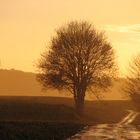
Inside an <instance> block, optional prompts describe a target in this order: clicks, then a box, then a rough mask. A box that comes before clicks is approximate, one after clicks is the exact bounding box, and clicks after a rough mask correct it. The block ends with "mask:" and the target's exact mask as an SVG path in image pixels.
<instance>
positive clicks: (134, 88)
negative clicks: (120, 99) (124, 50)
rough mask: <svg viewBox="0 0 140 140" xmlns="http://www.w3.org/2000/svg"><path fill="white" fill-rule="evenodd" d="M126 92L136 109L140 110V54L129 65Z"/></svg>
mask: <svg viewBox="0 0 140 140" xmlns="http://www.w3.org/2000/svg"><path fill="white" fill-rule="evenodd" d="M129 66H130V67H129V76H127V81H126V86H125V88H124V91H125V92H126V93H127V95H129V97H130V98H131V99H132V101H133V102H134V103H135V105H136V107H137V108H138V109H140V54H138V55H137V56H135V57H134V58H133V59H132V61H131V63H130V65H129Z"/></svg>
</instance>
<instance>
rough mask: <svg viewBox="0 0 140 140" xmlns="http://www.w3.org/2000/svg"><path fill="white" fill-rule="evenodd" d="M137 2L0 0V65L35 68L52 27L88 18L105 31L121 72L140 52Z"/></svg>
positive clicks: (29, 69) (53, 29)
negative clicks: (114, 51)
mask: <svg viewBox="0 0 140 140" xmlns="http://www.w3.org/2000/svg"><path fill="white" fill-rule="evenodd" d="M139 5H140V1H139V0H133V1H132V0H123V1H122V0H117V1H113V0H106V1H104V0H76V1H75V0H70V1H66V0H59V1H57V0H24V1H23V0H0V60H1V66H0V67H1V68H3V69H11V68H14V69H19V70H23V71H31V72H36V67H35V66H34V65H35V62H36V61H37V59H38V58H39V57H40V53H41V52H42V51H43V50H44V49H45V46H47V44H48V43H49V41H50V39H51V37H52V36H53V35H54V33H55V29H57V28H58V27H60V26H61V25H63V24H65V23H67V22H69V21H71V20H87V21H89V22H91V23H93V25H95V27H97V28H98V29H99V30H103V31H105V32H106V36H107V37H108V40H109V41H110V42H111V44H112V45H113V47H114V49H115V50H116V55H117V61H118V63H119V66H120V71H121V75H124V74H126V73H127V67H128V63H129V61H130V59H131V57H132V56H133V55H135V54H137V53H138V52H140V18H139V13H140V8H139Z"/></svg>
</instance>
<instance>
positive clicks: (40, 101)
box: [0, 97, 139, 140]
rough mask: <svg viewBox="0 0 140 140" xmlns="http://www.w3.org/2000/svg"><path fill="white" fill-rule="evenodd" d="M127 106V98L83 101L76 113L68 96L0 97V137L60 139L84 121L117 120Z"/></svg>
mask: <svg viewBox="0 0 140 140" xmlns="http://www.w3.org/2000/svg"><path fill="white" fill-rule="evenodd" d="M129 109H133V110H134V109H135V108H134V107H133V104H132V103H131V102H130V101H104V102H98V101H86V103H85V114H84V116H83V117H79V116H77V115H76V113H75V110H74V107H73V100H72V99H70V98H54V97H53V98H51V97H0V139H2V140H64V139H66V138H68V137H70V136H72V135H74V134H75V133H77V132H78V131H79V130H81V129H82V128H83V127H84V126H86V125H94V124H101V123H117V122H119V121H120V120H121V119H122V118H123V117H124V116H125V115H126V113H127V110H129ZM137 123H139V121H138V119H137Z"/></svg>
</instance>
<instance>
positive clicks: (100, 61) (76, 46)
mask: <svg viewBox="0 0 140 140" xmlns="http://www.w3.org/2000/svg"><path fill="white" fill-rule="evenodd" d="M38 67H39V69H40V73H39V74H38V79H39V81H40V82H41V83H42V84H43V86H44V87H53V88H57V89H67V90H69V91H70V92H71V93H72V94H73V96H74V100H75V105H76V110H77V112H78V113H80V112H82V111H83V107H84V98H85V95H86V93H87V91H92V92H94V91H95V89H99V88H102V89H105V88H107V87H108V86H110V83H111V77H112V76H113V74H114V71H115V68H116V63H115V55H114V50H113V48H112V46H111V44H110V43H109V42H108V41H107V38H106V36H105V35H104V33H102V32H99V31H97V30H96V29H95V28H94V26H93V25H92V24H90V23H88V22H86V21H81V22H78V21H72V22H70V23H68V24H67V25H65V26H62V27H61V28H59V29H58V30H57V31H56V35H55V36H54V37H53V38H52V40H51V42H50V45H49V48H47V49H46V51H45V52H44V53H43V54H42V55H41V59H40V61H39V65H38Z"/></svg>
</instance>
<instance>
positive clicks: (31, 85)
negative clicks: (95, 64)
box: [0, 70, 126, 100]
mask: <svg viewBox="0 0 140 140" xmlns="http://www.w3.org/2000/svg"><path fill="white" fill-rule="evenodd" d="M123 83H124V80H121V79H120V80H118V81H115V82H113V87H111V89H110V90H109V91H108V92H107V93H103V96H104V99H114V100H120V99H126V98H124V95H122V94H121V93H120V90H121V86H122V85H123ZM0 95H2V96H59V97H71V95H70V94H68V93H67V94H65V92H64V91H63V92H59V91H58V90H47V91H46V92H43V91H42V87H41V85H40V83H38V82H37V80H36V75H35V74H34V73H31V72H23V71H17V70H0ZM89 97H90V98H89ZM89 97H87V99H96V98H95V96H93V97H91V96H89Z"/></svg>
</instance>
